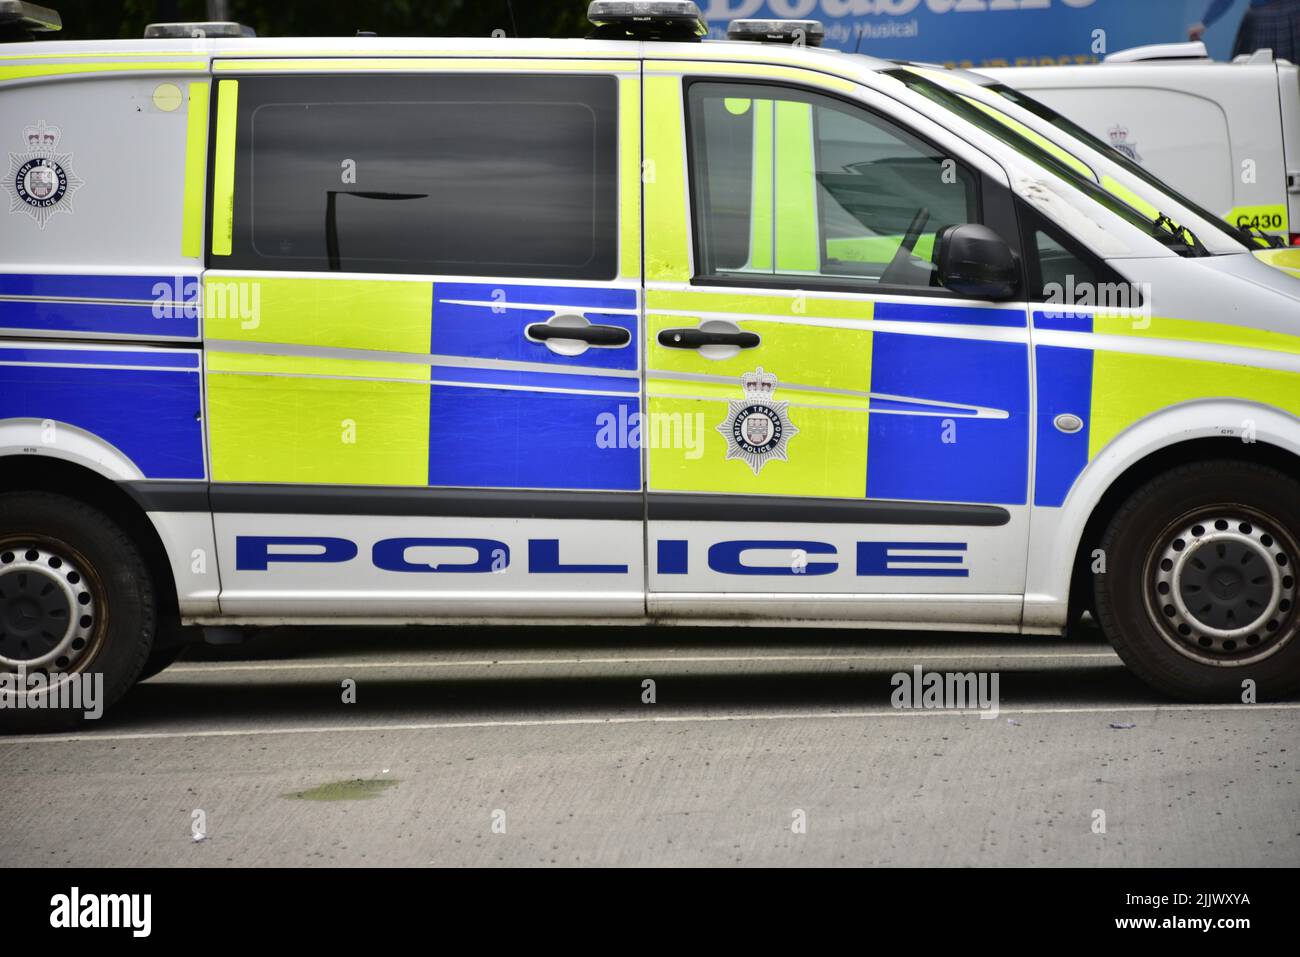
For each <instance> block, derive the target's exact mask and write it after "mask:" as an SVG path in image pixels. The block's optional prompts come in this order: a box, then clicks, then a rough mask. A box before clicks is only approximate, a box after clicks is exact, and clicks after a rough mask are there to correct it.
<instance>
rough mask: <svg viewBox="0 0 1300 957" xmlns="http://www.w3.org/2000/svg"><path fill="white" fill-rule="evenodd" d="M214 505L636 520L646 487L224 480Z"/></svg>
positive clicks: (264, 510)
mask: <svg viewBox="0 0 1300 957" xmlns="http://www.w3.org/2000/svg"><path fill="white" fill-rule="evenodd" d="M212 511H214V512H238V513H244V514H250V513H252V514H263V515H276V514H280V515H283V514H303V515H411V516H430V517H448V518H552V519H573V518H587V519H604V520H617V519H622V520H626V521H633V522H639V521H641V520H642V518H643V517H644V506H643V504H642V499H641V493H640V492H556V491H539V490H529V489H477V488H472V489H463V488H450V489H449V488H383V487H375V486H368V485H361V486H356V485H323V486H322V485H236V484H229V485H228V484H220V483H218V484H214V485H213V486H212Z"/></svg>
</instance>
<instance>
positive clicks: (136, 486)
mask: <svg viewBox="0 0 1300 957" xmlns="http://www.w3.org/2000/svg"><path fill="white" fill-rule="evenodd" d="M117 484H118V485H119V486H120V487H121V489H122V490H123V491H124V492H126V494H127V495H130V496H131V498H133V499H134V500H135V503H136V504H137V505H139V506H140V507H141V508H142V509H144V510H145V511H146V512H206V511H208V510H209V509H210V508H211V505H210V503H209V501H208V488H209V485H208V483H207V482H150V481H143V482H118V483H117Z"/></svg>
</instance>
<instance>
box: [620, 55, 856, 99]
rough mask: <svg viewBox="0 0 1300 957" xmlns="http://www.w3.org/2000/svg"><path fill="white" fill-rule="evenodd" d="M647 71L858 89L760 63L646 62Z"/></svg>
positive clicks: (826, 75) (815, 73)
mask: <svg viewBox="0 0 1300 957" xmlns="http://www.w3.org/2000/svg"><path fill="white" fill-rule="evenodd" d="M645 68H646V72H648V73H690V74H692V75H697V76H698V75H710V76H734V77H745V76H752V77H764V78H769V79H781V80H795V81H797V82H800V83H807V84H810V85H812V86H821V87H827V88H829V89H832V90H840V91H841V92H844V93H852V92H853V91H854V90H856V89H858V85H857V84H856V83H853V82H852V81H850V80H844V79H841V78H840V77H838V76H832V75H831V74H829V73H822V72H820V71H818V70H801V69H798V68H791V67H783V66H766V65H764V64H760V63H719V62H717V61H715V60H647V61H646V64H645Z"/></svg>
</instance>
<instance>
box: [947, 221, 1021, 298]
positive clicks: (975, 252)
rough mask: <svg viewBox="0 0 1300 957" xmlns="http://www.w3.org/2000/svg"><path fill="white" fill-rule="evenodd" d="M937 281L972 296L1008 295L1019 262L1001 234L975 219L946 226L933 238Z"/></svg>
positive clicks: (1013, 287) (1017, 277)
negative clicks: (935, 239)
mask: <svg viewBox="0 0 1300 957" xmlns="http://www.w3.org/2000/svg"><path fill="white" fill-rule="evenodd" d="M934 261H935V263H936V264H937V265H938V267H939V281H940V282H942V283H943V284H944V286H946V287H947V288H949V289H951V290H952V291H953V292H955V293H959V294H961V295H963V296H969V297H970V298H972V299H1010V298H1011V297H1012V296H1013V295H1015V292H1016V288H1017V287H1018V286H1019V285H1020V264H1019V262H1018V261H1017V260H1016V254H1015V253H1014V252H1012V251H1011V247H1010V246H1008V245H1007V244H1006V241H1005V240H1003V238H1002V237H1001V236H999V235H998V234H997V233H995V232H994V231H993V230H991V229H989V228H988V227H987V226H981V225H979V224H978V223H966V224H964V225H962V226H948V227H947V228H945V229H943V230H941V231H940V232H939V237H938V239H937V241H936V242H935V250H934Z"/></svg>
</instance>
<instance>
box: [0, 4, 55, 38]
mask: <svg viewBox="0 0 1300 957" xmlns="http://www.w3.org/2000/svg"><path fill="white" fill-rule="evenodd" d="M0 29H2V30H5V31H15V32H16V31H20V30H21V31H23V32H24V33H52V32H53V31H55V30H62V29H63V18H62V17H60V16H59V15H58V13H56V12H55V11H53V10H51V9H50V8H49V7H41V6H37V5H36V4H34V3H25V2H22V0H0Z"/></svg>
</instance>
